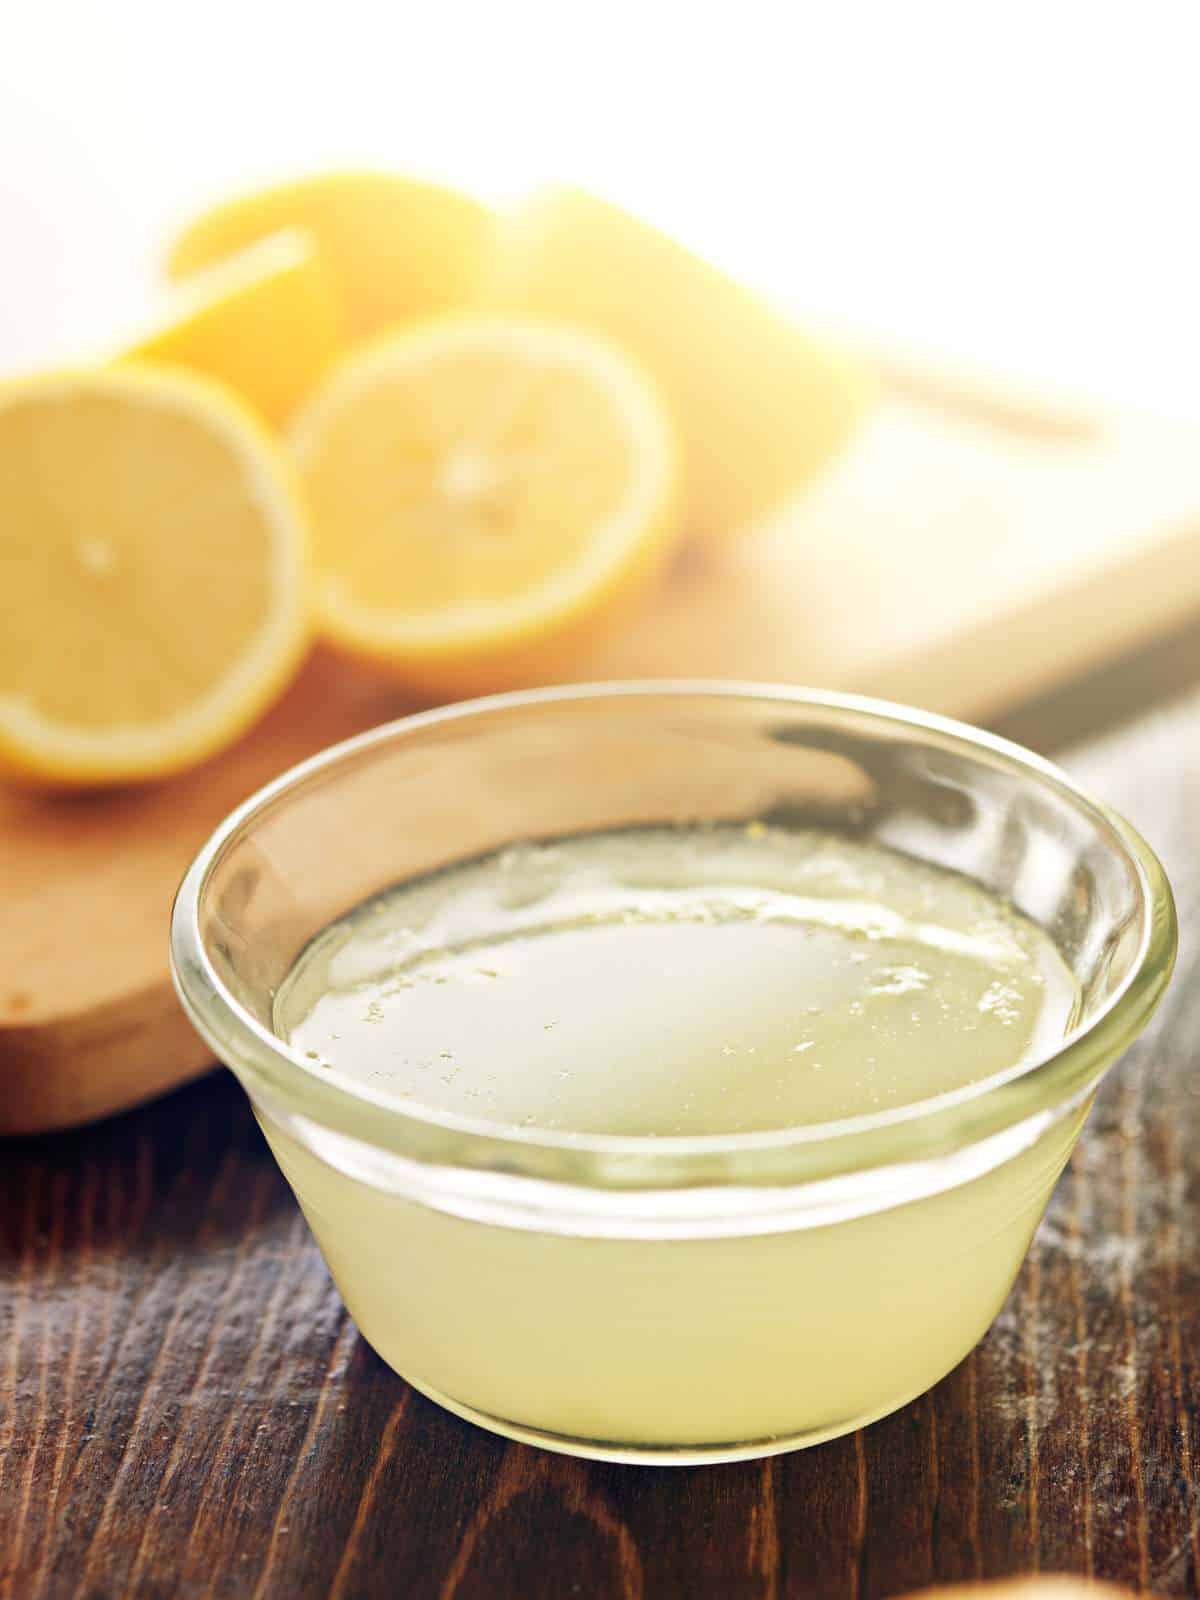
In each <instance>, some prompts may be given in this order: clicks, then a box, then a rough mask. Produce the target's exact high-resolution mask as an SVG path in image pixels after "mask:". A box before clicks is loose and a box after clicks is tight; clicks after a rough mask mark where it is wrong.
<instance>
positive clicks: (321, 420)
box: [291, 315, 677, 693]
mask: <svg viewBox="0 0 1200 1600" xmlns="http://www.w3.org/2000/svg"><path fill="white" fill-rule="evenodd" d="M291 439H292V444H293V447H294V452H295V456H296V461H297V464H298V466H299V469H300V473H301V477H302V480H303V483H304V487H305V489H306V491H307V498H308V502H309V506H310V509H311V513H312V518H313V535H314V550H315V557H314V559H315V566H316V591H315V601H316V607H317V612H318V616H319V620H320V623H321V625H322V627H323V628H324V630H325V631H326V633H327V634H328V635H329V636H330V637H331V638H332V639H333V640H334V641H336V642H338V643H340V644H341V645H342V646H344V647H345V648H346V649H347V650H349V651H351V652H353V653H355V654H358V655H363V656H368V657H371V658H374V659H376V660H379V661H383V662H386V663H389V664H390V665H392V666H393V667H395V668H396V669H397V670H398V671H400V672H401V673H402V674H403V675H405V676H406V677H407V678H408V679H409V681H411V682H412V683H414V684H416V685H419V686H421V687H423V688H426V689H429V690H432V691H434V692H439V693H440V692H451V693H455V692H462V691H464V690H477V689H478V690H482V689H491V688H496V687H499V686H501V685H507V684H514V683H523V682H530V681H534V680H537V679H543V678H551V677H554V676H557V675H558V674H560V673H563V672H567V673H568V674H569V673H570V672H571V670H572V667H573V666H574V665H576V664H577V663H578V662H579V660H580V652H581V651H583V650H586V648H587V643H588V641H589V639H590V638H591V637H592V636H593V632H594V630H595V629H597V628H598V627H600V626H602V625H603V624H604V623H606V622H609V621H610V620H611V619H612V618H613V616H614V615H615V614H617V613H618V612H619V609H620V605H619V602H621V601H623V600H626V599H628V598H629V597H631V596H632V595H634V594H636V593H637V592H638V591H639V590H641V589H642V588H644V587H645V585H646V584H647V583H648V582H649V580H650V579H651V578H652V577H653V576H654V575H655V574H656V573H657V571H658V570H659V568H660V566H661V564H662V562H663V560H664V558H665V557H666V555H667V554H668V552H669V551H670V549H671V548H672V547H673V544H674V541H675V538H676V530H677V518H676V515H675V508H676V488H677V455H676V442H675V436H674V431H673V428H672V426H671V423H670V420H669V418H668V415H667V413H666V412H665V410H664V408H663V405H662V403H661V401H660V399H659V396H658V393H657V391H656V389H655V388H654V386H653V384H652V383H651V381H650V380H649V379H647V378H646V377H645V376H644V375H643V374H642V372H641V371H640V369H639V368H638V367H637V366H636V365H634V364H633V363H632V362H631V361H630V360H629V358H628V357H627V356H625V355H624V354H623V353H622V352H621V351H620V350H617V349H615V348H614V347H613V346H611V345H610V344H608V343H607V342H606V341H604V340H602V339H599V338H597V337H596V336H595V335H594V334H588V333H583V332H580V331H579V330H577V329H574V328H569V327H563V326H560V325H557V324H554V323H546V322H540V321H529V320H525V319H515V320H514V319H495V318H488V317H475V316H470V315H461V316H457V317H447V318H437V319H434V320H433V321H431V322H428V323H425V324H423V325H421V326H420V327H416V328H412V329H409V330H407V331H405V332H403V333H400V334H397V335H393V336H391V337H388V338H386V339H384V340H381V341H380V342H378V343H377V344H375V345H373V346H368V347H367V348H366V349H364V350H362V351H360V352H357V353H355V354H352V355H350V356H349V357H347V358H346V359H345V361H344V362H343V363H342V364H341V365H340V366H339V367H337V368H335V370H334V372H333V373H332V374H331V375H330V377H329V379H328V380H327V381H326V383H325V385H324V386H323V387H322V389H321V390H320V391H319V392H318V393H317V395H315V396H314V398H313V400H312V402H311V404H310V405H309V407H308V408H307V409H306V410H305V411H303V412H302V413H301V414H300V415H299V417H298V418H297V419H296V422H295V424H294V426H293V429H292V433H291Z"/></svg>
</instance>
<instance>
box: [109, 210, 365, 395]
mask: <svg viewBox="0 0 1200 1600" xmlns="http://www.w3.org/2000/svg"><path fill="white" fill-rule="evenodd" d="M341 344H342V314H341V308H340V306H339V304H338V300H337V296H336V293H335V291H334V288H333V286H332V284H331V283H330V281H329V275H328V273H327V272H326V270H325V265H324V263H323V261H322V259H321V257H320V254H319V252H318V250H317V246H316V243H315V241H314V240H313V238H312V236H311V234H308V233H306V232H304V231H303V230H302V229H299V228H288V229H285V230H284V231H282V232H280V233H276V234H270V235H268V237H266V238H265V239H262V240H260V241H259V242H258V243H256V244H252V245H249V246H247V247H246V248H245V249H244V250H239V251H238V252H237V253H236V254H234V255H232V256H230V257H229V258H228V259H227V260H223V261H220V262H218V263H217V265H216V266H212V267H208V268H206V269H205V270H204V271H202V272H197V273H195V274H194V275H193V276H192V277H190V278H188V279H187V280H186V282H185V283H183V284H182V285H180V287H179V288H178V289H177V290H176V291H175V293H174V294H173V296H172V298H171V303H170V306H169V308H168V314H167V315H166V316H165V317H163V318H162V319H161V320H160V321H159V323H158V324H157V325H156V326H154V327H153V328H151V329H149V330H148V331H146V332H145V333H143V334H142V335H141V336H140V337H139V338H137V339H135V340H133V341H132V342H131V343H130V344H128V345H127V346H126V347H125V348H124V349H122V350H121V351H120V352H119V356H118V359H120V358H125V357H131V358H133V359H134V360H140V361H163V362H168V363H170V364H171V365H175V366H181V367H188V368H190V369H191V370H192V371H195V372H202V373H206V374H207V375H208V376H209V377H212V378H219V379H220V380H221V381H222V382H224V383H227V384H228V385H229V386H230V388H232V389H236V390H237V392H238V393H239V394H240V395H241V397H242V398H243V400H246V401H248V402H249V403H250V405H252V406H253V407H254V408H255V410H256V411H258V412H259V413H260V414H261V415H262V416H264V417H265V418H266V419H267V420H268V421H269V422H272V423H278V422H282V421H283V420H284V418H285V417H287V416H288V415H289V413H290V412H292V411H293V410H294V409H295V407H296V405H297V404H298V403H299V401H300V400H301V399H302V398H304V397H306V396H307V395H308V393H309V392H310V391H311V390H312V388H313V386H314V385H315V383H316V381H317V379H318V378H319V377H320V376H321V374H322V373H323V372H324V371H325V369H326V368H327V367H328V366H329V364H330V362H331V361H332V360H333V359H334V357H335V356H336V355H337V353H338V351H339V349H340V347H341Z"/></svg>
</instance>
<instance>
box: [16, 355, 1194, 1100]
mask: <svg viewBox="0 0 1200 1600" xmlns="http://www.w3.org/2000/svg"><path fill="white" fill-rule="evenodd" d="M888 372H889V374H890V381H891V385H892V397H891V399H890V400H889V401H888V402H887V403H886V404H884V405H883V406H881V407H880V409H879V411H878V412H877V414H876V415H875V416H874V417H873V418H872V420H871V421H870V423H869V425H867V426H866V427H864V428H863V430H862V432H861V434H860V436H859V437H858V439H857V440H856V441H855V443H854V445H853V447H852V449H851V450H850V451H849V452H848V453H847V455H846V456H845V457H844V459H843V460H842V461H841V462H840V463H839V465H838V466H837V468H836V469H835V470H834V471H833V472H832V473H831V474H830V475H829V476H828V477H827V478H826V479H825V480H824V481H823V482H822V483H821V484H820V485H818V486H817V488H816V490H815V491H814V492H812V493H810V494H809V495H807V496H806V497H805V498H804V500H803V502H802V503H801V504H800V505H798V506H797V507H796V508H795V509H794V510H793V511H792V512H789V513H788V514H787V515H786V516H784V517H782V518H781V519H780V522H779V525H778V526H777V527H775V528H774V529H768V530H763V531H761V532H760V533H759V534H757V535H756V536H755V537H753V538H747V539H744V540H742V541H740V542H739V541H725V542H724V543H721V544H718V545H712V546H707V547H700V546H695V547H693V548H692V549H690V550H688V551H686V552H684V558H683V559H682V560H681V561H680V562H679V563H678V565H677V567H676V568H675V570H674V571H673V572H672V574H671V575H670V578H669V580H668V581H667V582H666V583H665V584H664V585H663V587H662V589H661V591H660V593H659V594H658V596H657V598H656V600H655V603H654V604H653V605H652V606H651V607H650V608H649V609H648V611H647V612H646V613H645V614H644V615H642V616H641V617H640V618H639V619H638V620H637V621H635V622H634V623H633V624H632V625H630V626H628V627H625V628H623V629H621V630H619V631H617V632H616V633H615V634H614V635H613V636H612V637H611V638H610V639H609V640H608V641H607V642H606V643H604V644H602V645H601V646H600V647H599V648H598V649H597V650H596V651H595V652H593V654H592V655H591V657H590V658H589V659H588V660H586V661H581V662H577V663H573V665H572V674H571V675H572V676H577V677H584V678H592V679H599V678H620V677H643V676H651V677H653V676H672V675H677V674H680V673H687V674H689V675H692V676H714V677H728V676H734V677H742V678H758V679H763V680H775V681H780V682H793V683H808V684H813V685H817V686H821V687H825V688H837V689H856V690H862V691H866V692H868V693H873V694H879V695H884V696H886V697H888V698H890V699H895V700H908V701H911V702H913V703H914V704H918V705H925V706H929V707H930V708H932V709H935V710H941V711H948V712H950V713H952V714H955V715H963V716H967V717H971V718H978V717H979V716H981V715H984V714H988V713H993V712H995V711H996V710H997V709H999V708H1007V707H1011V706H1013V705H1016V704H1018V703H1020V702H1022V701H1023V700H1025V699H1027V698H1028V697H1029V696H1030V695H1031V694H1034V693H1037V692H1040V691H1042V690H1044V689H1045V688H1046V687H1047V686H1048V685H1051V684H1054V683H1057V682H1060V681H1065V680H1067V679H1069V678H1071V677H1072V676H1074V675H1077V674H1079V673H1080V672H1081V671H1083V670H1084V669H1090V668H1092V667H1094V666H1096V665H1097V664H1098V663H1101V662H1106V661H1109V660H1111V659H1112V658H1113V657H1114V656H1116V655H1118V654H1119V653H1120V652H1122V651H1126V650H1129V649H1131V648H1134V647H1136V646H1138V645H1139V644H1141V643H1142V642H1143V641H1145V640H1147V639H1149V638H1152V637H1155V636H1157V635H1159V634H1161V633H1162V632H1163V631H1165V630H1166V629H1168V628H1170V627H1172V626H1175V625H1177V624H1181V623H1182V622H1183V621H1184V619H1185V618H1186V617H1187V616H1188V615H1190V614H1194V613H1196V612H1197V611H1200V449H1198V448H1197V446H1198V442H1200V434H1198V433H1197V431H1196V429H1195V428H1194V427H1192V428H1189V427H1186V426H1183V425H1174V424H1170V423H1167V422H1163V421H1156V420H1154V419H1147V418H1139V417H1135V416H1125V415H1118V414H1113V415H1105V414H1102V413H1099V412H1097V413H1096V414H1082V413H1079V412H1076V411H1063V410H1062V409H1061V407H1056V406H1054V405H1051V406H1050V408H1049V409H1048V410H1047V408H1046V406H1045V405H1044V404H1042V405H1040V406H1039V404H1038V403H1037V402H1036V400H1031V399H1029V398H1028V397H1022V396H1015V397H1014V396H1011V395H1004V394H1000V395H996V394H995V393H994V392H992V390H991V389H990V388H989V387H988V386H987V385H981V384H980V383H979V381H978V380H972V379H964V378H963V377H961V376H956V375H951V376H944V375H938V374H936V373H932V374H931V373H929V372H928V371H913V370H909V369H907V368H904V369H900V368H897V367H896V365H895V363H892V364H891V365H890V366H889V368H888ZM411 708H412V703H411V701H407V700H406V699H405V696H404V694H403V693H402V692H401V691H400V690H399V689H398V688H397V687H396V686H395V685H394V684H389V683H388V682H386V681H385V680H382V679H380V678H372V677H370V676H369V675H367V674H363V673H357V672H355V671H352V670H351V669H349V668H347V667H346V666H345V665H344V664H340V665H337V664H334V663H333V662H332V661H331V660H330V659H329V658H328V657H325V656H321V657H318V658H317V659H314V661H312V662H311V663H310V665H309V667H308V670H307V671H306V672H305V673H304V674H303V675H302V677H301V679H300V680H299V682H298V683H297V684H296V685H295V686H294V688H293V689H292V691H291V692H290V693H289V694H288V695H287V696H286V697H285V698H284V700H283V701H282V702H281V703H280V705H279V706H277V707H276V709H275V710H274V711H273V712H272V714H271V715H270V716H269V717H268V718H267V719H266V720H265V721H264V722H263V723H262V725H261V726H260V727H259V728H257V729H255V730H254V732H253V734H252V735H251V736H250V737H249V738H247V739H245V740H243V741H242V742H241V743H240V744H238V745H237V746H235V747H234V748H233V749H232V750H230V751H228V752H226V753H225V754H224V755H222V756H220V757H219V758H218V759H216V760H214V761H211V762H209V763H207V764H206V765H205V766H204V767H202V768H201V769H200V770H199V771H197V772H195V773H193V774H190V775H188V776H186V777H183V778H180V779H178V780H176V781H174V782H172V783H168V784H162V785H159V786H157V787H144V788H142V789H138V790H136V791H135V790H130V791H127V792H124V793H121V794H116V795H107V796H98V797H97V796H92V797H58V798H53V799H49V800H46V799H37V798H32V797H30V796H29V795H27V794H23V793H21V792H19V791H16V790H12V789H6V788H4V787H3V786H0V893H2V894H3V899H4V903H5V908H6V912H7V915H6V916H5V917H4V918H3V919H0V1132H33V1131H41V1130H45V1129H48V1128H54V1127H63V1126H67V1125H70V1124H73V1123H78V1122H81V1121H84V1120H86V1119H87V1118H89V1117H95V1116H99V1115H102V1114H104V1113H106V1112H109V1111H112V1110H115V1109H117V1108H118V1107H123V1106H128V1105H131V1104H134V1103H136V1102H137V1101H139V1100H142V1099H145V1098H147V1097H148V1096H150V1095H152V1094H154V1093H157V1092H160V1091H161V1090H162V1089H163V1088H164V1087H166V1086H167V1085H169V1084H170V1083H172V1082H179V1081H182V1080H184V1079H185V1078H187V1077H189V1076H192V1075H194V1074H195V1073H197V1072H198V1071H201V1070H202V1069H203V1068H204V1066H205V1065H206V1064H207V1055H206V1052H205V1050H204V1049H203V1047H202V1046H201V1045H200V1044H199V1041H198V1040H197V1039H196V1038H195V1036H194V1035H193V1034H192V1033H191V1032H190V1030H189V1029H188V1028H187V1027H186V1024H184V1023H183V1021H182V1018H181V1015H180V1013H179V1011H178V1009H177V1007H176V1005H175V1003H174V999H173V996H172V994H171V990H170V985H169V981H168V976H167V961H166V925H167V917H168V912H169V907H170V901H171V897H172V895H173V893H174V890H175V887H176V885H177V884H178V882H179V879H180V877H181V876H182V873H183V871H184V868H185V867H186V865H187V863H188V861H189V860H190V859H191V857H192V855H193V854H194V852H195V850H196V849H197V847H198V846H199V845H200V843H201V842H202V841H203V839H204V838H205V837H206V836H207V834H208V833H209V831H210V830H211V829H212V828H213V827H214V826H215V825H216V824H217V823H218V822H219V821H220V819H221V818H222V817H223V816H224V815H225V813H226V812H227V811H228V810H230V808H231V807H232V806H233V805H235V804H236V803H237V802H238V801H240V800H242V799H244V798H245V796H246V795H248V794H249V793H251V792H252V791H253V790H254V789H256V788H257V787H258V786H259V785H260V784H262V783H263V782H265V781H266V780H267V779H268V778H270V777H274V776H275V775H277V774H278V773H279V772H281V771H282V770H283V769H284V768H286V767H287V766H289V765H291V764H292V763H293V762H295V761H297V760H299V759H301V758H302V757H303V756H306V755H309V754H311V753H312V752H313V751H315V750H318V749H320V748H321V747H322V746H323V745H326V744H328V743H330V742H332V741H333V740H335V739H338V738H342V737H345V736H346V735H348V734H351V733H356V732H358V731H360V730H361V729H363V728H365V727H369V726H371V725H372V724H374V723H378V722H381V721H385V720H387V719H388V718H390V717H394V716H398V715H400V714H401V713H402V712H404V711H405V710H409V709H411Z"/></svg>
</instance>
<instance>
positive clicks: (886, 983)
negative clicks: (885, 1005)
mask: <svg viewBox="0 0 1200 1600" xmlns="http://www.w3.org/2000/svg"><path fill="white" fill-rule="evenodd" d="M931 981H932V978H931V974H930V973H928V972H926V970H925V968H924V967H919V966H917V965H916V964H915V963H912V962H902V963H898V964H897V965H895V966H888V967H880V969H879V971H878V972H877V973H876V974H875V976H874V977H873V978H872V979H871V982H870V985H869V988H870V990H871V993H872V994H918V993H919V992H920V991H921V990H922V989H927V988H928V987H929V985H930V982H931Z"/></svg>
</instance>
